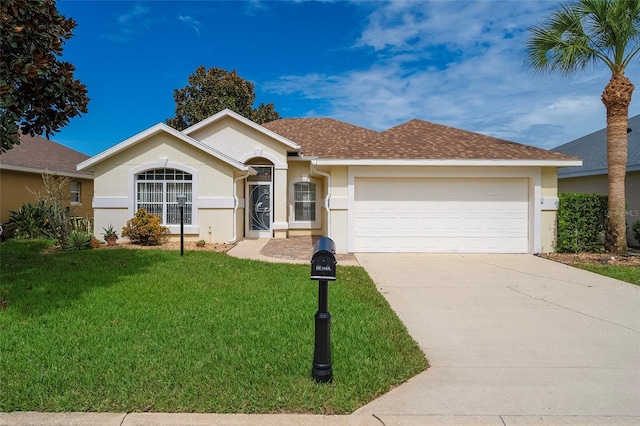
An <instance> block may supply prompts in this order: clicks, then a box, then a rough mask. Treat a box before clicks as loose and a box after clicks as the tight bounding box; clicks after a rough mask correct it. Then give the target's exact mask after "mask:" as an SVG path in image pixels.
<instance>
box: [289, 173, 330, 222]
mask: <svg viewBox="0 0 640 426" xmlns="http://www.w3.org/2000/svg"><path fill="white" fill-rule="evenodd" d="M297 183H311V184H313V185H315V187H316V199H315V203H316V209H315V210H316V220H296V212H295V184H297ZM321 204H322V185H321V182H320V181H319V180H318V179H314V178H310V177H309V176H300V177H298V178H295V179H293V180H291V181H289V228H291V229H320V228H321V227H322V220H321Z"/></svg>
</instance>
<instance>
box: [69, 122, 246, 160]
mask: <svg viewBox="0 0 640 426" xmlns="http://www.w3.org/2000/svg"><path fill="white" fill-rule="evenodd" d="M161 132H164V133H168V134H170V135H172V136H174V137H175V138H177V139H179V140H181V141H183V142H185V143H187V144H189V145H191V146H193V147H194V148H197V149H199V150H201V151H203V152H205V153H207V154H209V155H211V156H213V157H215V158H217V159H219V160H221V161H223V162H225V163H227V164H229V165H231V166H233V167H235V168H237V169H239V170H248V167H247V166H245V165H244V164H242V163H240V162H239V161H236V160H234V159H233V158H231V157H229V156H227V155H225V154H224V153H222V152H220V151H218V150H216V149H214V148H212V147H210V146H208V145H205V144H203V143H201V142H199V141H197V140H195V139H193V138H190V137H189V136H187V135H185V134H184V133H182V132H179V131H177V130H176V129H174V128H172V127H169V126H167V125H166V124H163V123H158V124H156V125H155V126H153V127H150V128H148V129H147V130H145V131H143V132H140V133H138V134H137V135H135V136H132V137H130V138H129V139H127V140H125V141H123V142H120V143H119V144H117V145H114V146H112V147H111V148H109V149H107V150H106V151H103V152H101V153H99V154H97V155H95V156H93V157H91V158H89V159H88V160H86V161H83V162H82V163H80V164H78V170H90V169H91V167H93V166H94V165H96V164H97V163H100V162H102V161H104V160H106V159H107V158H110V157H112V156H114V155H116V154H117V153H119V152H122V151H124V150H126V149H127V148H130V147H132V146H134V145H136V144H138V143H140V142H142V141H144V140H147V139H149V138H150V137H153V136H154V135H156V134H158V133H161Z"/></svg>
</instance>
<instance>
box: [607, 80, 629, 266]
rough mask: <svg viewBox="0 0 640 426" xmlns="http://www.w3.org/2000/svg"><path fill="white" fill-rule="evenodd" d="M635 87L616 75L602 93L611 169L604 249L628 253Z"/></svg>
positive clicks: (608, 158)
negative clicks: (629, 131)
mask: <svg viewBox="0 0 640 426" xmlns="http://www.w3.org/2000/svg"><path fill="white" fill-rule="evenodd" d="M632 93H633V84H632V83H631V81H629V79H628V78H626V77H625V76H624V75H619V74H618V75H615V74H614V75H613V76H612V77H611V80H610V81H609V84H607V87H605V89H604V92H603V93H602V103H603V104H604V106H605V107H606V109H607V164H608V167H609V206H608V210H609V211H608V226H607V232H606V236H605V249H606V250H607V251H608V252H611V253H615V254H626V253H627V229H626V227H627V224H626V200H625V186H624V179H625V176H626V173H627V126H628V118H629V104H630V103H631V95H632Z"/></svg>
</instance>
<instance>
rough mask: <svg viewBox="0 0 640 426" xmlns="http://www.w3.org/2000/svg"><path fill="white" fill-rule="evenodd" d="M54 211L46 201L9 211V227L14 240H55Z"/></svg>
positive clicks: (27, 204)
mask: <svg viewBox="0 0 640 426" xmlns="http://www.w3.org/2000/svg"><path fill="white" fill-rule="evenodd" d="M53 214H54V213H53V209H51V207H50V206H47V205H46V204H45V202H44V201H38V202H36V203H35V204H31V203H26V204H23V205H22V206H21V207H20V208H19V209H18V210H9V222H8V226H9V228H10V230H11V235H12V236H13V238H18V239H39V238H53V239H55V232H54V229H53V225H52V217H53Z"/></svg>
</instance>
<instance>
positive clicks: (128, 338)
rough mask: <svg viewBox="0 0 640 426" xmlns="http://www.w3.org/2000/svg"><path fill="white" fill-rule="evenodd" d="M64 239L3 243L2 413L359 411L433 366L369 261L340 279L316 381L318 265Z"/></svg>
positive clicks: (332, 287)
mask: <svg viewBox="0 0 640 426" xmlns="http://www.w3.org/2000/svg"><path fill="white" fill-rule="evenodd" d="M50 244H51V243H46V242H25V241H15V240H9V241H7V242H4V243H2V244H1V245H0V297H1V298H2V299H1V301H2V302H3V305H2V306H4V308H3V310H0V368H1V369H2V374H1V376H0V377H2V386H0V411H5V412H6V411H32V410H33V411H98V412H101V411H111V412H135V411H140V410H145V409H146V410H150V411H161V412H218V413H231V412H233V413H275V412H297V413H300V412H302V413H323V414H330V413H349V412H352V411H353V410H355V409H356V408H358V407H359V406H361V405H363V404H365V403H367V402H369V401H371V400H372V399H373V398H375V397H376V396H378V395H380V394H382V393H385V392H387V391H388V390H389V389H391V388H392V387H394V386H395V385H397V384H399V383H402V382H404V381H406V380H407V379H408V378H410V377H412V376H413V375H415V374H417V373H419V372H420V371H422V370H424V369H425V368H426V366H427V363H426V360H425V358H424V354H423V353H422V352H421V351H420V349H419V348H418V346H417V344H416V343H415V341H414V340H413V339H412V338H411V337H410V336H409V335H408V333H407V331H406V329H405V327H404V326H403V325H402V323H401V322H400V320H399V319H398V318H397V316H396V315H395V313H394V312H393V311H392V310H391V309H390V307H389V305H388V304H387V302H386V301H385V299H384V298H383V297H382V296H381V295H380V294H379V292H378V291H377V290H376V288H375V285H374V284H373V283H372V281H371V279H370V278H369V277H368V275H367V274H366V273H365V272H364V270H363V269H362V268H357V267H341V266H339V267H338V280H337V281H335V282H332V283H330V284H329V310H330V312H331V314H332V323H331V339H332V358H333V373H334V381H333V383H330V384H316V383H314V382H313V380H312V379H311V364H312V360H313V342H314V314H315V311H316V310H317V291H318V285H317V283H316V282H314V281H310V280H309V272H310V271H309V269H310V268H309V267H308V266H307V265H289V264H272V263H264V262H258V261H248V260H241V259H235V258H232V257H229V256H227V255H225V254H221V253H211V252H187V253H185V256H184V258H181V257H180V256H179V252H176V251H163V250H127V249H118V250H106V249H98V250H88V251H80V252H54V253H48V254H43V253H41V250H42V249H43V248H45V247H46V246H47V245H50Z"/></svg>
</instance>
